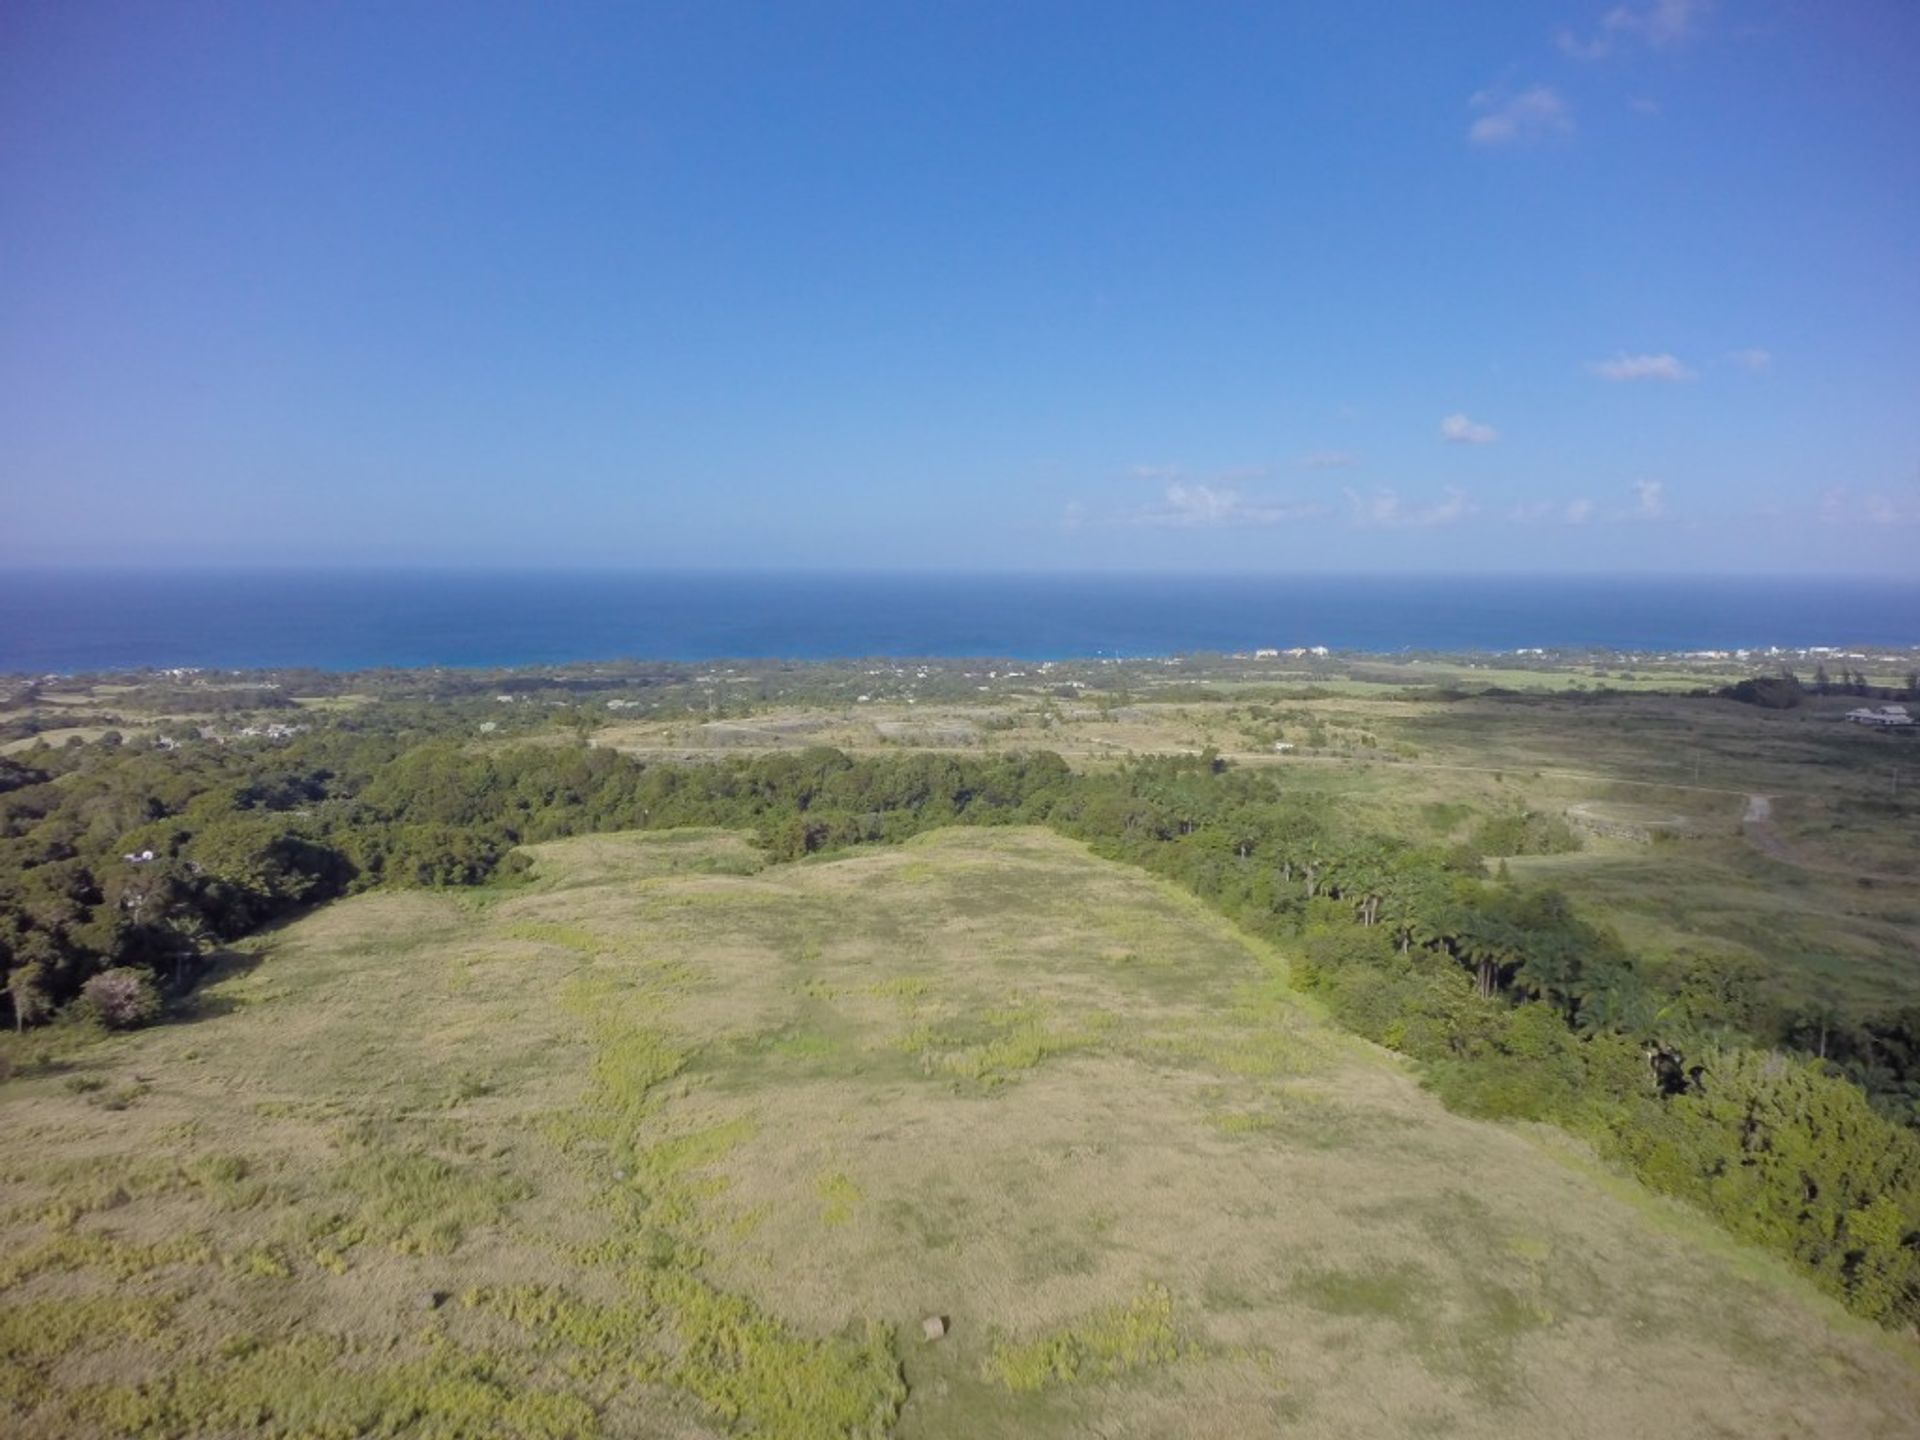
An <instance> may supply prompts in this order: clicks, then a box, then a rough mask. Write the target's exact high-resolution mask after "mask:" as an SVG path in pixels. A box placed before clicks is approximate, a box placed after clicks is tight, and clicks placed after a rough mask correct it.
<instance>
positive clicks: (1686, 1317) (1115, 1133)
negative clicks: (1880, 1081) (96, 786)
mask: <svg viewBox="0 0 1920 1440" xmlns="http://www.w3.org/2000/svg"><path fill="white" fill-rule="evenodd" d="M534 853H535V859H536V862H537V869H536V875H537V879H536V881H535V883H534V884H533V885H531V886H529V887H526V888H523V889H519V890H499V891H489V892H484V893H482V894H480V895H478V896H462V897H459V898H453V897H443V896H435V895H423V894H389V895H376V896H367V897H363V898H360V899H356V900H352V901H348V902H344V903H341V904H337V905H334V906H332V907H330V908H328V909H326V910H324V911H322V912H319V913H318V914H316V915H314V916H312V917H310V918H309V919H307V920H304V921H302V922H300V923H299V924H297V925H295V926H292V927H290V928H289V929H287V930H286V931H284V932H281V933H280V934H278V935H275V936H271V937H268V938H267V939H265V940H264V941H262V942H261V945H260V950H259V954H258V957H257V963H252V964H250V965H242V966H237V967H236V968H235V971H234V973H233V974H231V975H230V976H229V978H227V979H225V980H223V981H221V982H220V983H219V984H218V985H216V986H215V987H213V989H212V990H211V991H210V992H209V993H208V995H207V997H206V998H207V1004H206V1007H205V1009H206V1013H205V1016H204V1018H202V1019H200V1020H198V1021H197V1022H195V1023H188V1024H181V1025H175V1026H170V1027H166V1028H163V1029H160V1030H156V1031H151V1032H145V1033H142V1034H138V1035H135V1036H132V1037H129V1038H126V1039H122V1040H116V1041H112V1042H105V1043H95V1044H90V1045H80V1046H76V1048H75V1049H74V1050H73V1052H72V1053H71V1054H69V1055H67V1056H65V1057H64V1058H63V1059H62V1060H61V1061H60V1062H59V1063H58V1065H57V1068H56V1069H55V1070H54V1071H53V1072H52V1073H36V1074H29V1075H26V1076H24V1077H21V1078H17V1079H16V1080H14V1081H12V1082H10V1083H9V1084H8V1085H7V1086H6V1087H5V1088H4V1089H0V1124H3V1125H4V1128H3V1129H0V1253H3V1254H4V1255H5V1257H6V1264H5V1267H4V1270H0V1280H4V1282H5V1292H6V1293H5V1296H4V1299H0V1415H4V1416H5V1418H6V1425H5V1426H4V1428H5V1429H6V1431H7V1433H9V1434H21V1435H30V1436H31V1435H61V1436H67V1435H88V1434H134V1435H190V1434H231V1433H239V1432H243V1431H245V1432H253V1431H258V1432H262V1433H268V1434H275V1433H278V1434H286V1435H294V1434H300V1435H319V1434H340V1435H359V1434H387V1433H395V1434H397V1433H407V1434H423V1435H526V1436H576V1435H577V1436H590V1435H598V1434H605V1435H628V1434H641V1435H681V1436H700V1435H720V1434H728V1433H746V1432H751V1433H755V1434H759V1435H764V1436H801V1437H806V1436H828V1435H879V1434H883V1433H897V1434H900V1435H903V1436H962V1435H964V1436H1016V1435H1018V1436H1031V1435H1047V1434H1061V1435H1069V1434H1074V1435H1078V1434H1089V1433H1101V1434H1108V1435H1140V1436H1146V1435H1152V1436H1180V1435H1192V1436H1200V1435H1208V1436H1212V1435H1222V1434H1234V1435H1262V1434H1272V1435H1305V1436H1329V1437H1331V1436H1367V1435H1379V1436H1388V1435H1395V1436H1397V1435H1406V1434H1422V1433H1423V1434H1446V1433H1451V1434H1459V1435H1476V1436H1514V1437H1521V1436H1536V1435H1539V1434H1543V1433H1553V1434H1558V1435H1570V1436H1595V1437H1598V1436H1615V1435H1626V1434H1638V1433H1660V1434H1663V1435H1674V1436H1685V1435H1720V1434H1740V1435H1759V1436H1765V1435H1779V1436H1787V1435H1796V1436H1798V1435H1827V1434H1831V1435H1848V1436H1895V1435H1904V1434H1907V1433H1910V1422H1911V1417H1912V1415H1913V1414H1914V1413H1915V1412H1916V1410H1917V1409H1920V1370H1916V1368H1915V1365H1914V1363H1913V1361H1912V1358H1911V1356H1910V1355H1909V1354H1908V1353H1906V1352H1904V1351H1903V1350H1901V1349H1900V1348H1899V1347H1898V1343H1897V1342H1894V1341H1891V1340H1888V1339H1886V1338H1884V1337H1882V1336H1879V1335H1878V1334H1877V1333H1874V1332H1870V1331H1868V1330H1867V1329H1866V1328H1865V1327H1863V1326H1860V1325H1858V1324H1856V1323H1854V1322H1851V1321H1849V1320H1847V1319H1846V1318H1844V1317H1843V1316H1841V1315H1840V1314H1839V1312H1838V1311H1837V1310H1835V1309H1834V1307H1832V1306H1831V1305H1829V1304H1828V1303H1826V1302H1825V1301H1823V1300H1820V1299H1818V1298H1817V1297H1815V1296H1814V1295H1813V1294H1812V1293H1811V1292H1810V1291H1809V1290H1808V1289H1807V1288H1806V1287H1805V1286H1803V1285H1801V1284H1799V1283H1798V1282H1796V1281H1793V1280H1791V1279H1789V1278H1787V1277H1786V1276H1785V1275H1784V1274H1783V1273H1782V1271H1781V1270H1780V1269H1779V1268H1778V1267H1776V1266H1774V1265H1773V1264H1771V1263H1770V1262H1767V1261H1764V1260H1761V1259H1759V1258H1756V1257H1754V1256H1752V1255H1749V1254H1747V1253H1745V1252H1741V1251H1737V1250H1735V1249H1734V1248H1733V1247H1731V1246H1729V1245H1726V1244H1724V1243H1722V1242H1719V1241H1717V1240H1714V1239H1712V1238H1710V1237H1708V1236H1706V1235H1705V1232H1704V1227H1703V1226H1699V1225H1694V1224H1690V1223H1688V1222H1686V1221H1685V1220H1683V1219H1681V1218H1679V1217H1677V1216H1676V1215H1675V1214H1674V1213H1673V1212H1670V1211H1668V1210H1667V1209H1666V1208H1665V1207H1663V1206H1661V1205H1658V1204H1655V1203H1652V1202H1649V1201H1646V1200H1644V1199H1642V1198H1639V1197H1638V1196H1637V1193H1636V1192H1634V1191H1633V1190H1632V1188H1631V1187H1629V1186H1626V1185H1624V1184H1620V1183H1617V1182H1608V1181H1604V1180H1603V1179H1601V1178H1599V1177H1596V1176H1595V1175H1593V1174H1592V1173H1591V1172H1590V1170H1589V1169H1588V1168H1586V1167H1584V1166H1582V1165H1581V1164H1578V1163H1575V1161H1574V1160H1571V1159H1568V1160H1563V1159H1560V1158H1556V1155H1557V1154H1559V1153H1562V1149H1563V1147H1558V1146H1557V1145H1547V1144H1543V1143H1537V1142H1536V1141H1534V1140H1532V1139H1529V1138H1528V1137H1527V1136H1525V1135H1523V1134H1521V1133H1519V1132H1516V1131H1513V1130H1509V1129H1502V1128H1498V1127H1492V1126H1487V1125H1482V1124H1477V1123H1473V1122H1469V1121H1465V1120H1462V1119H1459V1118H1457V1117H1453V1116H1450V1115H1447V1114H1446V1113H1445V1112H1443V1111H1441V1110H1440V1109H1439V1107H1438V1106H1437V1105H1436V1104H1435V1103H1434V1102H1433V1101H1432V1100H1431V1099H1430V1098H1429V1097H1427V1096H1426V1095H1424V1094H1423V1093H1422V1092H1420V1091H1419V1090H1418V1089H1417V1087H1416V1086H1415V1085H1414V1084H1413V1083H1412V1082H1411V1081H1410V1080H1409V1079H1408V1077H1407V1076H1406V1075H1405V1074H1404V1072H1403V1071H1402V1070H1401V1069H1400V1068H1398V1067H1397V1066H1396V1065H1394V1064H1393V1063H1392V1062H1390V1061H1389V1060H1387V1059H1386V1058H1384V1057H1383V1056H1381V1055H1380V1054H1379V1053H1378V1052H1375V1051H1372V1050H1370V1049H1368V1048H1367V1047H1364V1046H1361V1045H1359V1044H1357V1043H1354V1042H1351V1041H1349V1040H1347V1039H1346V1038H1344V1037H1342V1036H1340V1035H1338V1034H1336V1033H1335V1032H1333V1031H1331V1030H1330V1029H1329V1028H1327V1027H1326V1026H1325V1025H1324V1024H1323V1023H1322V1022H1321V1021H1320V1020H1319V1019H1318V1018H1317V1016H1316V1015H1315V1014H1314V1013H1313V1012H1312V1010H1311V1008H1310V1007H1308V1006H1307V1005H1306V1004H1305V1003H1304V1002H1302V1001H1300V1000H1299V999H1298V998H1297V997H1295V995H1294V994H1293V992H1291V991H1290V990H1289V989H1288V987H1287V985H1286V980H1285V972H1284V965H1283V963H1282V962H1281V960H1280V959H1279V958H1278V957H1276V956H1273V955H1270V954H1266V953H1263V952H1261V951H1258V950H1256V949H1254V948H1251V947H1249V946H1248V945H1247V944H1246V943H1245V941H1244V940H1243V939H1242V938H1241V937H1240V936H1239V935H1238V934H1237V933H1236V932H1234V931H1232V930H1231V929H1230V928H1228V927H1227V926H1226V925H1225V924H1223V923H1222V922H1220V921H1219V920H1217V919H1216V918H1215V917H1213V916H1212V915H1210V914H1209V913H1207V912H1205V911H1204V910H1202V909H1201V908H1200V907H1199V906H1198V905H1197V904H1195V903H1193V902H1191V901H1190V900H1188V899H1187V898H1186V897H1184V896H1182V895H1180V894H1178V893H1176V892H1174V891H1172V890H1170V889H1168V888H1166V887H1163V886H1161V885H1159V884H1156V883H1155V882H1153V881H1151V880H1149V879H1147V878H1145V877H1143V876H1141V875H1140V874H1138V873H1136V872H1134V871H1131V870H1128V869H1125V868H1123V867H1119V866H1115V865H1110V864H1107V863H1104V862H1101V861H1098V860H1095V859H1093V858H1091V857H1090V856H1089V855H1088V854H1087V853H1086V852H1085V851H1084V850H1082V849H1081V848H1079V847H1077V846H1075V845H1073V844H1071V843H1069V842H1066V841H1064V840H1061V839H1059V838H1057V837H1055V836H1052V835H1050V834H1047V833H1044V832H1038V831H1030V830H999V831H991V830H967V831H961V830H950V831H943V832H938V833H935V834H932V835H928V836H926V837H923V838H922V839H921V840H920V841H918V842H916V843H914V844H911V845H908V846H904V847H900V848H897V849H890V850H884V851H874V852H869V853H863V854H860V855H857V856H854V857H851V858H846V859H840V860H835V861H831V862H825V863H812V862H810V863H805V864H798V865H791V866H781V867H772V868H761V867H760V865H759V862H758V860H757V857H756V856H755V854H754V852H753V851H752V850H751V848H750V847H748V846H746V845H744V844H743V843H742V842H741V841H740V840H739V839H738V838H737V837H734V836H730V835H726V834H721V833H715V832H688V833H679V834H667V835H647V836H597V837H592V838H589V839H582V840H575V841H566V842H561V843H558V844H554V845H549V846H542V847H539V848H538V849H537V850H536V851H535V852H534ZM103 1097H111V1099H112V1100H113V1103H111V1104H108V1103H102V1102H103ZM928 1316H940V1317H944V1318H945V1319H946V1320H947V1321H948V1322H949V1327H950V1328H949V1329H948V1331H947V1333H946V1335H945V1337H944V1338H942V1339H940V1340H938V1341H937V1342H928V1341H927V1340H925V1339H924V1338H923V1336H922V1329H921V1323H922V1321H923V1319H925V1318H926V1317H928Z"/></svg>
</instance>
